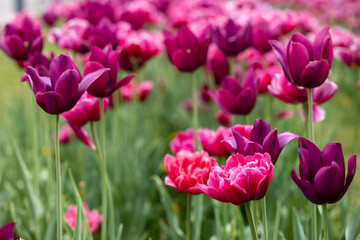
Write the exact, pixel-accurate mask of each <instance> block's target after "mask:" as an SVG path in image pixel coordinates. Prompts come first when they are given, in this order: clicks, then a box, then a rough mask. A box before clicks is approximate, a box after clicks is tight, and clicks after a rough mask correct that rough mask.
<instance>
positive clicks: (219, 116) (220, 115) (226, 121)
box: [215, 110, 232, 127]
mask: <svg viewBox="0 0 360 240" xmlns="http://www.w3.org/2000/svg"><path fill="white" fill-rule="evenodd" d="M215 118H216V120H217V121H218V122H219V123H220V124H221V125H223V126H225V127H229V126H230V125H231V121H232V116H231V114H228V113H226V112H224V111H223V110H219V111H218V112H217V113H216V115H215Z"/></svg>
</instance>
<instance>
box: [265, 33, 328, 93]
mask: <svg viewBox="0 0 360 240" xmlns="http://www.w3.org/2000/svg"><path fill="white" fill-rule="evenodd" d="M329 29H330V27H325V28H323V29H322V30H321V31H320V32H319V33H318V34H317V35H316V37H315V40H314V42H313V43H311V42H310V41H309V40H308V39H307V38H306V37H305V36H304V35H302V34H301V33H295V34H294V35H292V37H291V39H290V41H289V43H288V45H287V50H286V53H285V49H284V48H283V46H282V44H281V43H280V42H278V41H270V44H271V46H272V48H273V50H274V52H275V55H276V57H277V59H278V61H279V62H280V64H281V66H282V68H283V70H284V74H285V76H286V78H287V80H288V81H289V82H291V83H292V84H295V85H298V86H302V87H306V88H315V87H318V86H320V85H321V84H323V82H324V81H325V80H326V78H327V76H328V75H329V71H330V68H331V65H332V61H333V47H332V40H331V35H330V33H329Z"/></svg>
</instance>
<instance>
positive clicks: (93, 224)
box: [65, 203, 103, 234]
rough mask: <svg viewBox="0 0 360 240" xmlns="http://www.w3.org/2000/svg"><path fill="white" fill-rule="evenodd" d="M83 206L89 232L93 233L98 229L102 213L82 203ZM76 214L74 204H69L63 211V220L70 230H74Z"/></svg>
mask: <svg viewBox="0 0 360 240" xmlns="http://www.w3.org/2000/svg"><path fill="white" fill-rule="evenodd" d="M83 207H84V210H85V216H86V219H87V222H88V224H89V228H90V232H91V234H95V233H96V232H97V230H98V229H99V225H100V224H101V222H102V219H103V217H102V215H100V214H99V212H98V211H97V210H96V209H94V210H89V207H88V206H87V204H85V203H84V205H83ZM76 215H77V207H76V205H70V206H69V208H68V209H67V211H66V213H65V220H66V223H67V224H68V225H69V226H70V227H71V229H72V230H75V225H76Z"/></svg>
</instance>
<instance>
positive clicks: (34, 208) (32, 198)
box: [12, 139, 43, 218]
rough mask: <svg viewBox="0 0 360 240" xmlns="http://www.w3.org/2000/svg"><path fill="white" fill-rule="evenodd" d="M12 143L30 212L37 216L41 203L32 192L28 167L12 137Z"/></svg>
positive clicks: (39, 213)
mask: <svg viewBox="0 0 360 240" xmlns="http://www.w3.org/2000/svg"><path fill="white" fill-rule="evenodd" d="M12 143H13V149H14V151H15V155H16V159H17V161H18V163H19V165H20V170H21V173H22V174H21V176H22V178H23V181H24V184H25V189H26V193H27V195H28V197H29V200H30V204H31V210H32V214H33V216H35V218H39V217H40V216H42V214H43V207H42V204H41V202H40V200H39V198H38V197H37V196H36V195H35V193H34V192H35V191H34V189H33V185H32V184H31V183H32V181H31V174H30V171H29V169H28V167H27V166H26V164H25V161H24V158H23V156H22V155H21V152H20V150H19V147H18V146H17V145H16V143H15V141H14V139H12Z"/></svg>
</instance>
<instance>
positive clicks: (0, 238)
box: [0, 222, 15, 240]
mask: <svg viewBox="0 0 360 240" xmlns="http://www.w3.org/2000/svg"><path fill="white" fill-rule="evenodd" d="M14 226H15V223H14V222H13V223H8V224H6V225H4V226H2V228H0V240H13V232H14Z"/></svg>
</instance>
